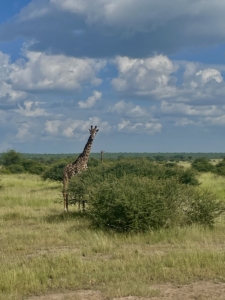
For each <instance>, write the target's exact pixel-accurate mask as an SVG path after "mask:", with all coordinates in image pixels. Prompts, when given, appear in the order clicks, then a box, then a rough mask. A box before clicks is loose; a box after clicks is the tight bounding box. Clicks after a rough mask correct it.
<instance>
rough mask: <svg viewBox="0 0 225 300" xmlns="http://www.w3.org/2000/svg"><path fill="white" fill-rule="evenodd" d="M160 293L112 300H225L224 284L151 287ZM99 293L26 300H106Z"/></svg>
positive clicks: (203, 283)
mask: <svg viewBox="0 0 225 300" xmlns="http://www.w3.org/2000/svg"><path fill="white" fill-rule="evenodd" d="M151 288H152V289H153V290H158V291H160V295H161V296H159V297H151V298H148V297H137V296H128V297H119V298H113V300H225V283H222V282H219V283H214V282H205V281H203V282H194V283H191V284H188V285H173V284H170V283H168V284H159V285H153V286H151ZM106 299H109V298H106V297H104V296H103V294H102V293H101V292H100V291H94V290H78V291H73V292H66V293H54V294H53V293H52V294H47V295H42V296H33V297H30V298H28V299H27V300H106Z"/></svg>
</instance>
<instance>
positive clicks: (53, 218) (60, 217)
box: [44, 211, 89, 223]
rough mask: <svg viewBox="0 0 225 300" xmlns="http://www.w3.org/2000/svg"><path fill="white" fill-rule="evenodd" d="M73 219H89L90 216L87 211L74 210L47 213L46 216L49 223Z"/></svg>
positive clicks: (45, 218)
mask: <svg viewBox="0 0 225 300" xmlns="http://www.w3.org/2000/svg"><path fill="white" fill-rule="evenodd" d="M72 219H76V220H78V219H79V220H87V219H89V216H88V214H87V213H86V212H78V211H72V212H68V213H67V212H62V213H59V214H54V215H47V216H46V217H44V220H45V221H46V222H47V223H61V222H66V221H68V220H72Z"/></svg>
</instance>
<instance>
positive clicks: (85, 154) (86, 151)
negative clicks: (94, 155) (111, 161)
mask: <svg viewBox="0 0 225 300" xmlns="http://www.w3.org/2000/svg"><path fill="white" fill-rule="evenodd" d="M93 141H94V139H93V138H92V137H91V136H90V137H89V139H88V141H87V143H86V145H85V147H84V150H83V152H82V153H81V154H80V155H79V157H78V158H77V160H76V161H75V162H74V163H76V162H77V161H78V160H80V159H82V161H83V162H85V163H87V162H88V158H89V155H90V152H91V146H92V143H93Z"/></svg>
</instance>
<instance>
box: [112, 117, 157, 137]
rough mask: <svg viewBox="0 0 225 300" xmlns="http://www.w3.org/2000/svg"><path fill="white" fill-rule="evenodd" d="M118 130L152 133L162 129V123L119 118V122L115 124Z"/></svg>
mask: <svg viewBox="0 0 225 300" xmlns="http://www.w3.org/2000/svg"><path fill="white" fill-rule="evenodd" d="M117 128H118V131H124V132H128V133H129V132H133V133H139V134H141V133H148V134H154V133H156V132H160V131H161V129H162V124H160V123H159V122H157V120H155V122H149V121H147V122H137V123H136V122H132V121H131V120H126V119H121V121H120V123H119V124H118V125H117Z"/></svg>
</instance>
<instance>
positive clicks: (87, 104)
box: [78, 91, 102, 108]
mask: <svg viewBox="0 0 225 300" xmlns="http://www.w3.org/2000/svg"><path fill="white" fill-rule="evenodd" d="M101 97H102V93H101V92H98V91H93V96H90V97H89V98H88V99H87V101H86V102H83V101H79V102H78V105H79V107H80V108H91V107H93V106H94V105H95V104H96V102H97V101H99V100H101Z"/></svg>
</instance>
